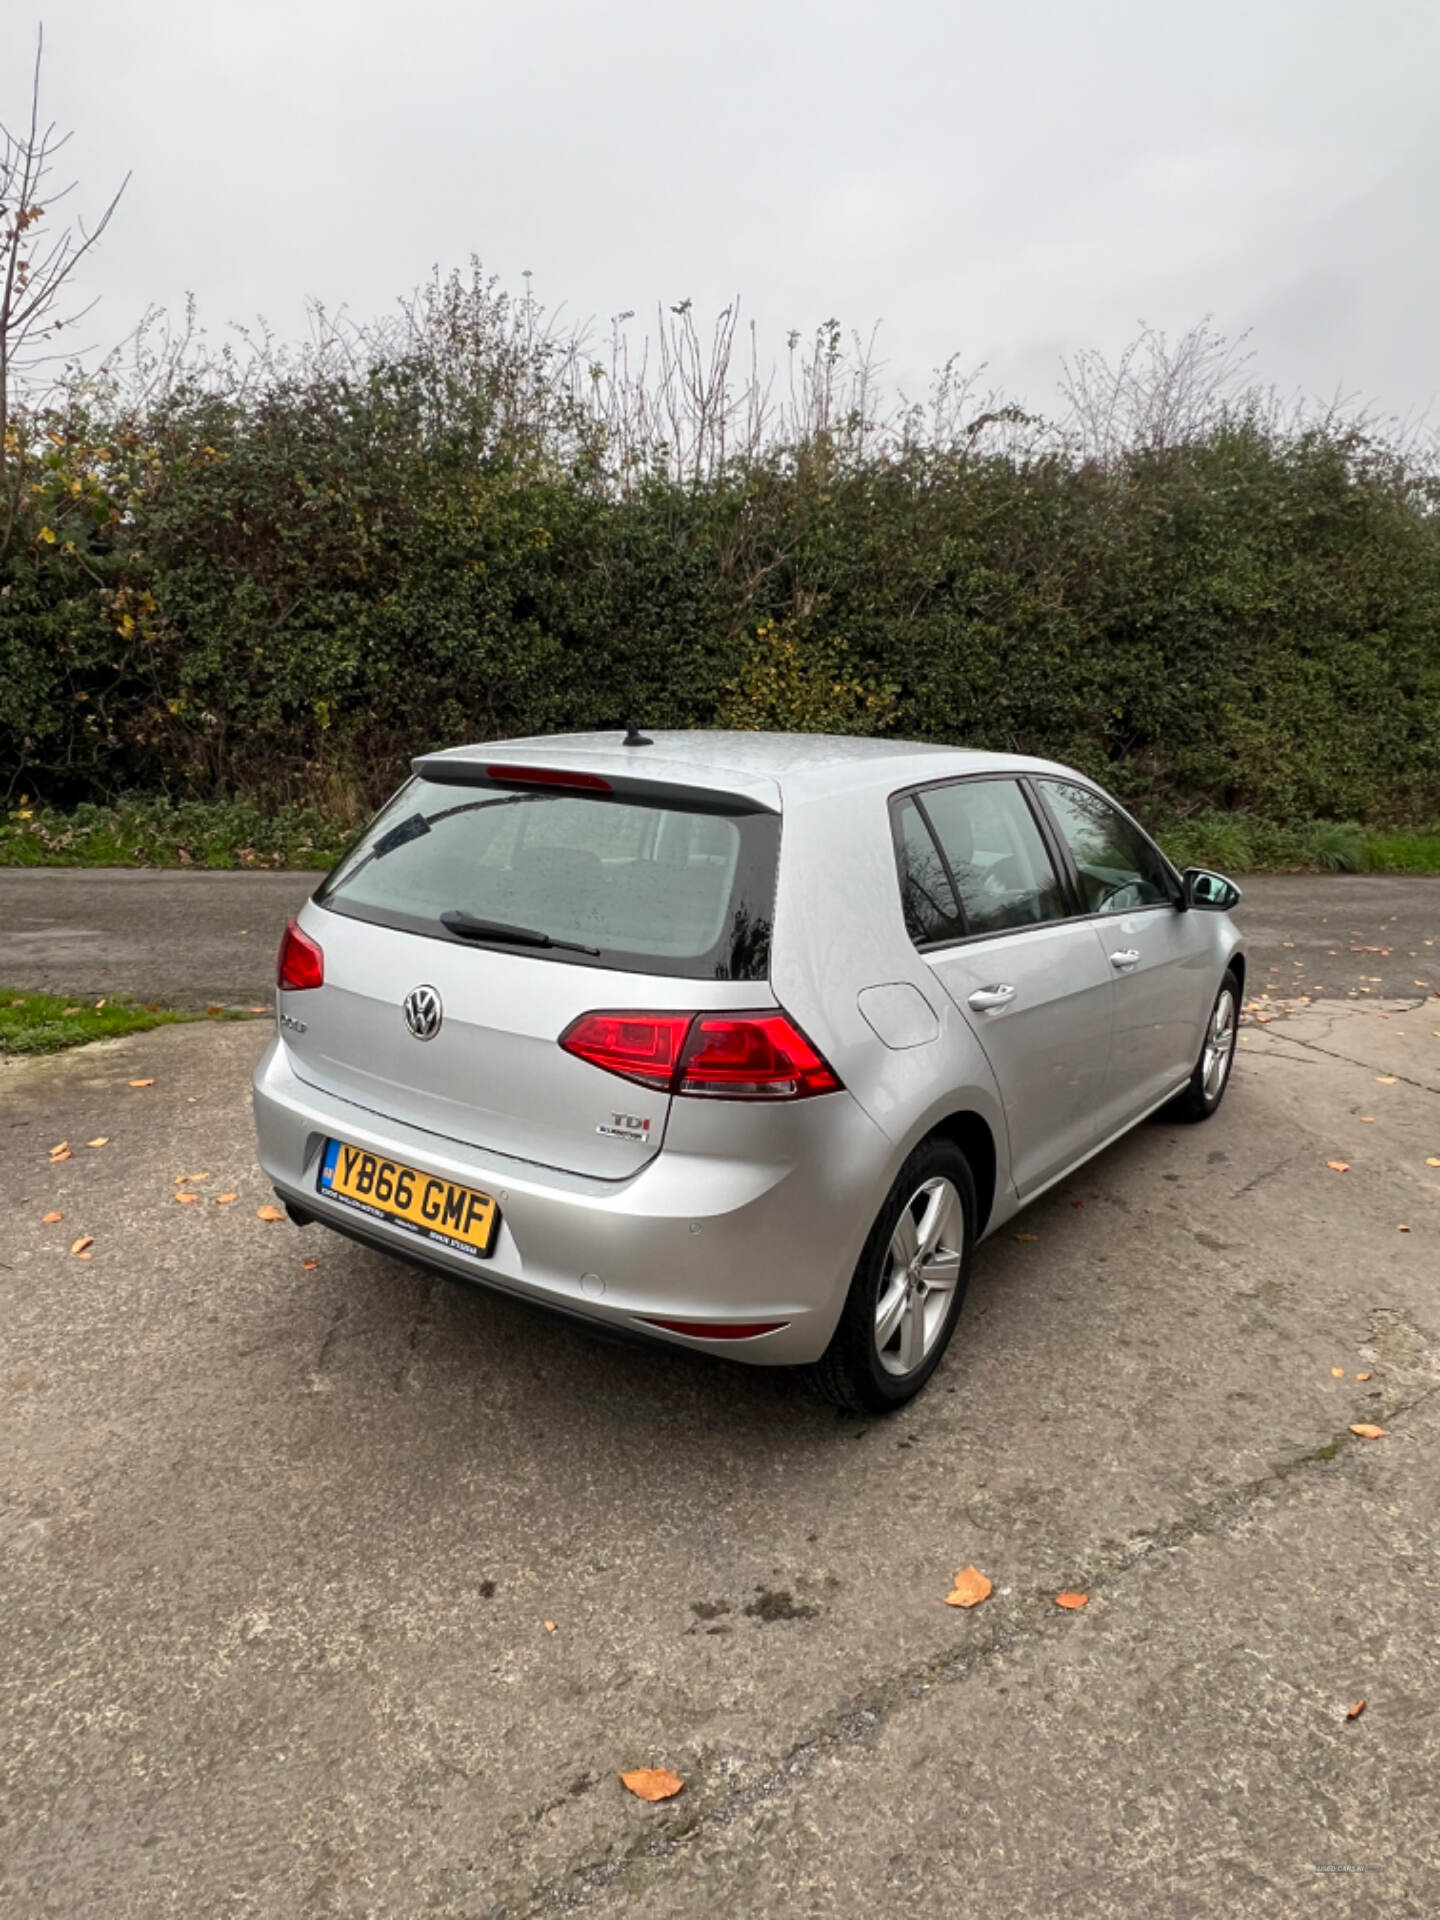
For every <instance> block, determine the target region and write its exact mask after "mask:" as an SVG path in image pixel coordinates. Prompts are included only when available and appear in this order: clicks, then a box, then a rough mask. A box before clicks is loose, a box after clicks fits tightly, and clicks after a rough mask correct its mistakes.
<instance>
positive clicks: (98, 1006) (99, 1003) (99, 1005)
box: [95, 1000, 105, 1013]
mask: <svg viewBox="0 0 1440 1920" xmlns="http://www.w3.org/2000/svg"><path fill="white" fill-rule="evenodd" d="M104 1004H105V1002H104V1001H103V1000H97V1001H96V1002H95V1011H96V1013H99V1011H100V1009H101V1008H102V1007H103V1006H104Z"/></svg>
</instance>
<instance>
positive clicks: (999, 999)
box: [969, 985, 1015, 1013]
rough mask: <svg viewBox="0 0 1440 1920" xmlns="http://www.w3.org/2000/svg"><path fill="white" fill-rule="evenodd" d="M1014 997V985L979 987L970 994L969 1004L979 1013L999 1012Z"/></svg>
mask: <svg viewBox="0 0 1440 1920" xmlns="http://www.w3.org/2000/svg"><path fill="white" fill-rule="evenodd" d="M1014 998H1015V989H1014V987H1007V986H1001V985H996V986H993V987H977V988H976V989H975V991H974V993H972V994H971V996H970V1000H969V1005H970V1006H972V1007H973V1008H974V1009H975V1011H976V1012H977V1013H998V1012H999V1011H1000V1009H1001V1007H1008V1006H1009V1004H1010V1002H1011V1001H1012V1000H1013V999H1014Z"/></svg>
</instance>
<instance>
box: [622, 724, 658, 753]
mask: <svg viewBox="0 0 1440 1920" xmlns="http://www.w3.org/2000/svg"><path fill="white" fill-rule="evenodd" d="M620 744H621V746H622V747H653V746H654V744H655V742H654V741H653V740H652V739H651V738H650V736H649V734H648V733H641V731H640V729H639V728H638V727H637V726H636V724H635V722H634V721H633V720H627V721H626V722H625V738H624V739H623V740H622V741H621V742H620Z"/></svg>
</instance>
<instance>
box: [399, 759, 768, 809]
mask: <svg viewBox="0 0 1440 1920" xmlns="http://www.w3.org/2000/svg"><path fill="white" fill-rule="evenodd" d="M576 762H578V763H579V764H575V763H576ZM410 765H411V768H412V770H413V771H414V772H415V773H417V774H419V776H420V777H421V779H422V780H434V781H436V782H438V783H439V784H440V785H442V786H452V787H495V788H497V789H499V790H501V791H508V792H512V793H543V792H550V793H570V794H576V795H585V794H589V795H591V796H593V797H595V798H601V797H604V796H606V795H608V796H610V797H611V798H612V799H616V800H634V801H649V802H651V803H658V804H660V805H662V806H671V807H678V808H683V809H684V810H685V811H687V812H690V813H779V811H780V798H779V795H778V793H777V792H776V791H775V787H774V784H773V783H772V782H771V781H768V780H764V781H762V780H749V779H746V778H745V777H744V775H741V774H736V775H732V776H729V782H730V783H729V784H728V785H726V786H724V787H706V786H698V785H696V784H695V782H693V781H686V780H666V779H663V778H659V777H657V776H656V775H655V774H652V773H635V772H632V771H631V769H630V766H628V765H621V766H619V767H616V766H614V763H613V761H612V759H611V756H610V755H609V754H588V753H587V754H576V755H574V756H573V759H572V763H571V764H570V765H569V766H566V765H565V764H563V763H562V762H552V761H549V760H546V759H544V758H537V757H536V756H534V755H530V756H528V757H527V758H525V759H523V760H521V759H516V760H507V759H505V758H504V757H503V756H500V755H497V756H496V758H494V759H483V760H482V759H471V758H469V757H468V756H462V755H459V754H452V753H425V754H421V755H420V757H419V758H418V759H415V760H412V761H411V762H410Z"/></svg>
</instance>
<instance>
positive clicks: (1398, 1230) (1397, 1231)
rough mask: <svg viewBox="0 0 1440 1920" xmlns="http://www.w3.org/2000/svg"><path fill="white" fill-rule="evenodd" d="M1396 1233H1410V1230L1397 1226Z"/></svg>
mask: <svg viewBox="0 0 1440 1920" xmlns="http://www.w3.org/2000/svg"><path fill="white" fill-rule="evenodd" d="M1395 1231H1396V1233H1408V1232H1409V1231H1410V1229H1409V1228H1408V1227H1402V1226H1398V1225H1397V1227H1396V1228H1395Z"/></svg>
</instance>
